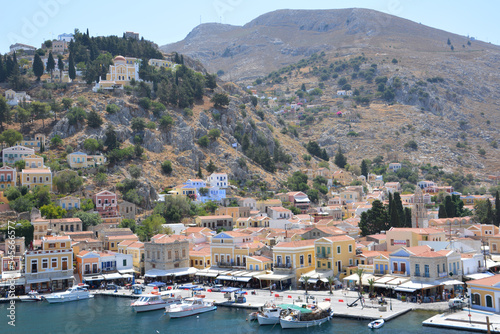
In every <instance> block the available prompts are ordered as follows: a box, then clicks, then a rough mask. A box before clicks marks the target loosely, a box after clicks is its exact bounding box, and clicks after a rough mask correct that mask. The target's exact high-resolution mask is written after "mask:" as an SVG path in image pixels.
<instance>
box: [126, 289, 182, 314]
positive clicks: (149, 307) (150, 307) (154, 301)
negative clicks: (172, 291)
mask: <svg viewBox="0 0 500 334" xmlns="http://www.w3.org/2000/svg"><path fill="white" fill-rule="evenodd" d="M181 301H182V299H181V298H180V297H172V296H169V297H163V298H162V296H161V295H160V294H154V293H153V294H148V295H144V296H142V297H141V298H139V299H137V300H136V301H135V302H133V303H132V304H130V306H132V308H133V309H134V311H135V312H146V311H154V310H161V309H163V308H165V307H168V306H170V305H175V304H180V303H181Z"/></svg>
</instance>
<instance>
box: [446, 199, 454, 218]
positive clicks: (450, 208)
mask: <svg viewBox="0 0 500 334" xmlns="http://www.w3.org/2000/svg"><path fill="white" fill-rule="evenodd" d="M444 208H445V209H446V216H447V218H453V217H456V205H455V203H453V199H452V198H451V196H446V198H445V200H444Z"/></svg>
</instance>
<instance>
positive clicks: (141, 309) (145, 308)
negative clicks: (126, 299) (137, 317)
mask: <svg viewBox="0 0 500 334" xmlns="http://www.w3.org/2000/svg"><path fill="white" fill-rule="evenodd" d="M166 305H167V303H158V304H149V305H132V308H133V309H134V311H135V312H137V313H140V312H148V311H156V310H162V309H165V306H166Z"/></svg>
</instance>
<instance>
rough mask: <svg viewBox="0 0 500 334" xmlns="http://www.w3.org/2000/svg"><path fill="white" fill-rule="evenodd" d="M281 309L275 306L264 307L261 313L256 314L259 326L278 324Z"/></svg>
mask: <svg viewBox="0 0 500 334" xmlns="http://www.w3.org/2000/svg"><path fill="white" fill-rule="evenodd" d="M280 314H281V308H280V307H276V305H271V306H270V307H264V309H263V310H262V312H259V313H258V314H257V321H258V322H259V325H275V324H278V323H279V322H280Z"/></svg>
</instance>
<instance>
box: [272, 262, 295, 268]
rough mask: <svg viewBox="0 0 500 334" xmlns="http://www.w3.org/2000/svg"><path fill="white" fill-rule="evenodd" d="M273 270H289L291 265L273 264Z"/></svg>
mask: <svg viewBox="0 0 500 334" xmlns="http://www.w3.org/2000/svg"><path fill="white" fill-rule="evenodd" d="M274 268H283V269H291V268H292V264H291V263H275V264H274Z"/></svg>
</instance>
